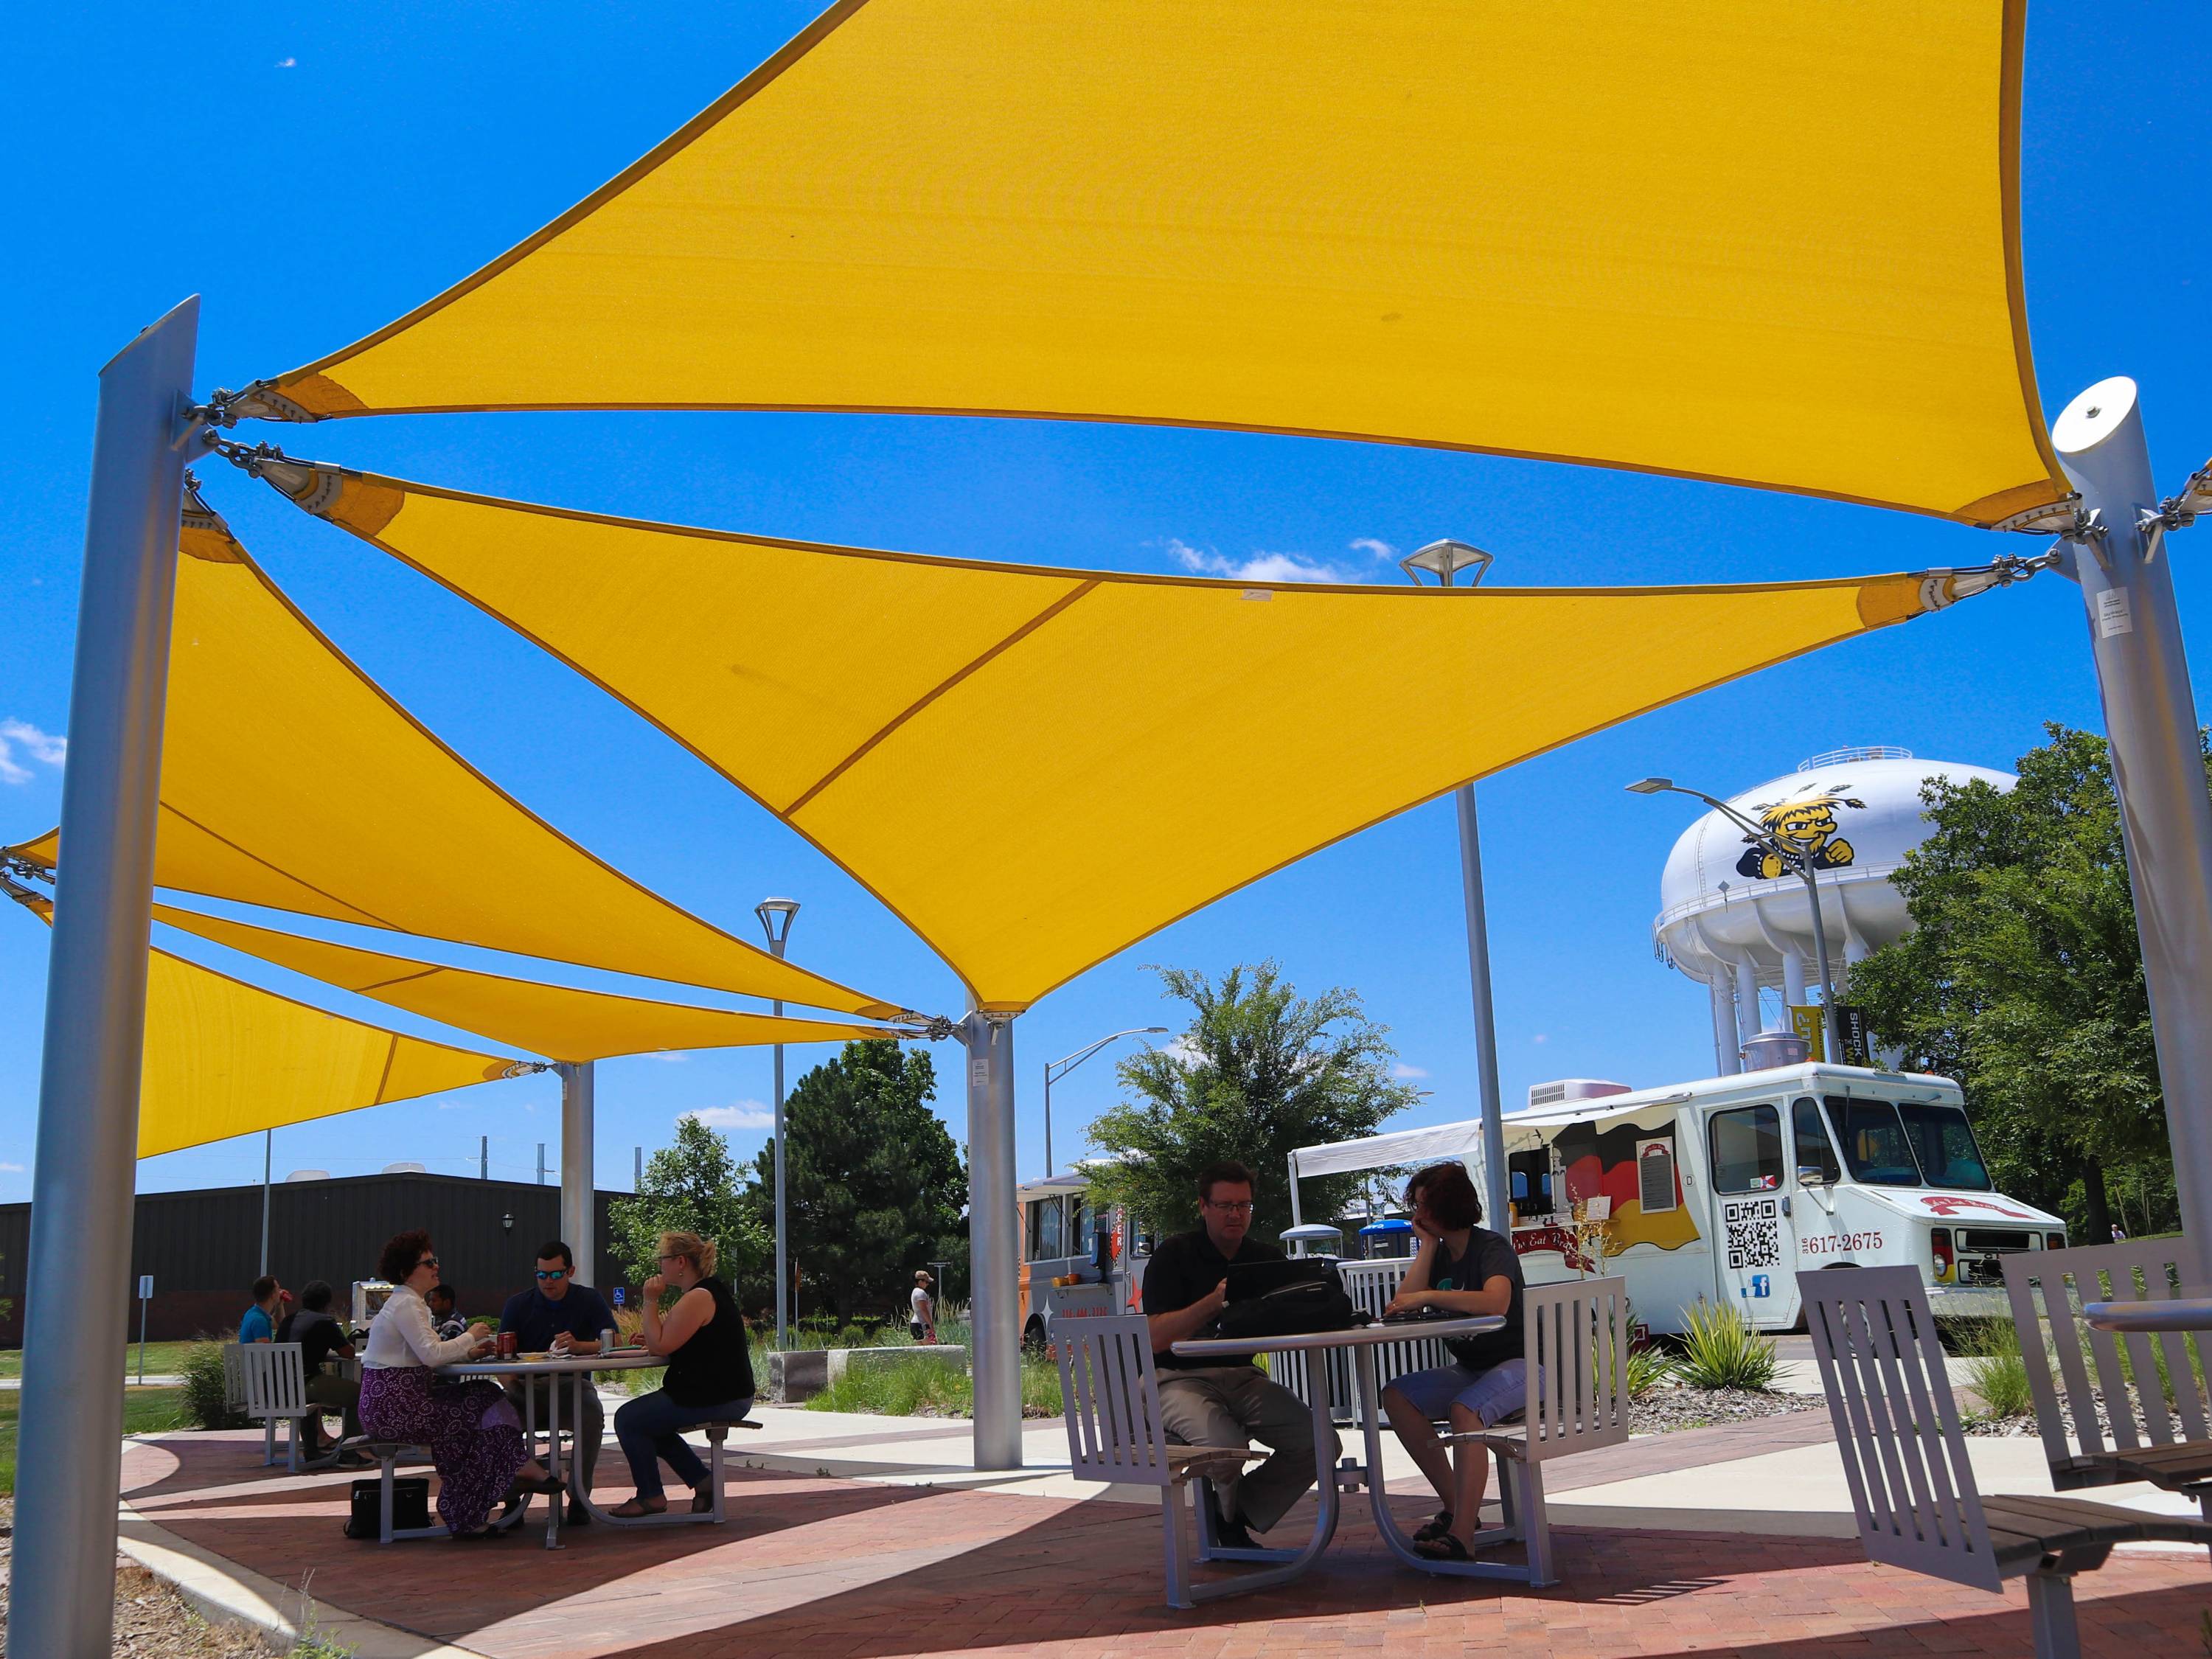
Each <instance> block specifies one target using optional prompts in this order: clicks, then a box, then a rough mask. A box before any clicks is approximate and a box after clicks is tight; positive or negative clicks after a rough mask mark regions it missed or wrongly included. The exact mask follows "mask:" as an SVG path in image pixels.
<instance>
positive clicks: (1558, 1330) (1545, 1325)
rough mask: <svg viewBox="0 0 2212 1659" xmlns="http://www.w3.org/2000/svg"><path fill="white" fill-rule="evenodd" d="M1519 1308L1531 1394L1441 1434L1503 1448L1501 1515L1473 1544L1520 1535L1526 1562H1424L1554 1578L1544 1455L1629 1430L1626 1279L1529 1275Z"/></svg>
mask: <svg viewBox="0 0 2212 1659" xmlns="http://www.w3.org/2000/svg"><path fill="white" fill-rule="evenodd" d="M1521 1317H1522V1322H1523V1329H1524V1331H1525V1339H1524V1351H1525V1352H1526V1355H1527V1358H1528V1396H1527V1401H1526V1403H1525V1404H1524V1405H1523V1406H1522V1409H1521V1410H1520V1411H1518V1412H1516V1413H1514V1414H1513V1416H1512V1417H1510V1418H1509V1419H1506V1420H1505V1421H1504V1422H1502V1423H1499V1424H1497V1425H1494V1426H1492V1427H1491V1428H1487V1429H1484V1430H1481V1431H1479V1432H1475V1433H1470V1434H1446V1435H1444V1436H1443V1437H1442V1438H1443V1441H1444V1443H1446V1444H1447V1445H1454V1446H1463V1447H1468V1448H1471V1449H1478V1450H1477V1452H1476V1455H1480V1450H1479V1449H1487V1450H1489V1451H1491V1452H1492V1453H1494V1454H1495V1455H1497V1458H1498V1472H1499V1474H1500V1475H1501V1476H1502V1477H1503V1479H1502V1480H1501V1482H1500V1485H1499V1488H1498V1507H1499V1509H1500V1510H1501V1511H1502V1513H1503V1516H1504V1525H1502V1526H1498V1527H1492V1528H1487V1529H1486V1530H1485V1531H1481V1532H1478V1533H1477V1534H1475V1537H1474V1548H1475V1551H1476V1552H1477V1553H1480V1552H1482V1551H1484V1550H1486V1549H1489V1548H1491V1547H1493V1546H1495V1545H1498V1544H1504V1543H1510V1542H1512V1541H1516V1540H1518V1541H1521V1542H1522V1543H1523V1544H1525V1545H1526V1546H1527V1548H1528V1565H1527V1566H1525V1567H1519V1566H1515V1565H1511V1564H1510V1563H1506V1562H1497V1561H1481V1560H1475V1561H1435V1562H1430V1563H1426V1564H1425V1565H1428V1566H1429V1567H1430V1568H1431V1570H1432V1571H1437V1572H1443V1573H1450V1574H1455V1575H1456V1576H1458V1577H1471V1578H1513V1579H1519V1580H1522V1581H1524V1582H1526V1583H1531V1584H1536V1585H1545V1584H1556V1583H1559V1576H1558V1574H1557V1573H1556V1572H1555V1571H1553V1559H1552V1527H1551V1517H1550V1516H1549V1514H1548V1512H1547V1510H1546V1509H1545V1505H1544V1465H1545V1464H1546V1463H1547V1462H1550V1461H1551V1460H1552V1459H1553V1458H1555V1457H1565V1456H1567V1455H1569V1454H1571V1453H1573V1452H1583V1451H1595V1450H1596V1449H1598V1448H1599V1447H1601V1446H1617V1445H1620V1443H1623V1442H1624V1441H1626V1439H1627V1438H1628V1433H1629V1421H1630V1409H1629V1395H1628V1355H1629V1351H1630V1349H1631V1347H1632V1345H1633V1335H1632V1327H1633V1320H1632V1316H1631V1314H1630V1311H1629V1303H1628V1281H1627V1280H1626V1279H1568V1280H1566V1281H1565V1282H1564V1283H1561V1284H1558V1285H1531V1286H1529V1287H1528V1289H1527V1290H1525V1291H1522V1297H1521ZM1446 1426H1449V1425H1446ZM1462 1455H1468V1454H1467V1453H1464V1452H1463V1453H1462Z"/></svg>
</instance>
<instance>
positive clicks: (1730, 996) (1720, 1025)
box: [1705, 971, 1743, 1077]
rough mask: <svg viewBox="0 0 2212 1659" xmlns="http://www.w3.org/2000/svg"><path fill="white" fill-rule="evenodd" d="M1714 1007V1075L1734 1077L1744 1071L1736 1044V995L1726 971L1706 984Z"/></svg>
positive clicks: (1714, 976)
mask: <svg viewBox="0 0 2212 1659" xmlns="http://www.w3.org/2000/svg"><path fill="white" fill-rule="evenodd" d="M1705 989H1706V991H1707V992H1708V993H1709V994H1711V999H1712V1005H1713V1075H1714V1076H1715V1077H1733V1076H1734V1075H1735V1073H1738V1072H1740V1071H1741V1070H1742V1069H1743V1064H1742V1061H1741V1060H1739V1059H1738V1058H1737V1055H1736V1049H1735V1043H1736V1036H1735V994H1734V992H1732V991H1731V990H1730V989H1729V976H1728V975H1727V973H1726V972H1725V971H1722V972H1719V973H1717V974H1715V975H1713V977H1712V978H1711V979H1710V980H1708V981H1706V982H1705Z"/></svg>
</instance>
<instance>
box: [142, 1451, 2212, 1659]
mask: <svg viewBox="0 0 2212 1659" xmlns="http://www.w3.org/2000/svg"><path fill="white" fill-rule="evenodd" d="M1669 1438H1673V1437H1669ZM1647 1455H1656V1449H1655V1450H1654V1452H1653V1453H1651V1454H1647ZM258 1464H259V1441H258V1437H255V1436H226V1435H179V1436H172V1437H164V1438H162V1439H161V1440H158V1441H152V1442H146V1443H139V1444H137V1445H134V1446H132V1447H131V1448H130V1449H128V1451H127V1452H126V1455H125V1463H124V1486H125V1495H126V1497H127V1498H128V1500H129V1501H130V1503H131V1505H132V1506H133V1507H134V1508H135V1509H136V1510H137V1511H138V1512H139V1513H140V1514H141V1515H143V1516H145V1517H146V1518H147V1519H149V1520H150V1521H154V1522H158V1523H159V1524H160V1525H161V1526H163V1527H165V1528H169V1529H170V1530H171V1531H173V1532H175V1533H177V1534H180V1535H181V1536H183V1537H184V1538H185V1539H187V1540H190V1541H192V1542H194V1543H196V1544H198V1545H200V1546H201V1547H205V1548H208V1549H210V1550H213V1551H215V1552H216V1553H219V1554H222V1555H223V1556H225V1557H227V1558H228V1559H231V1560H234V1561H236V1562H238V1563H240V1565H244V1566H246V1567H249V1568H251V1569H252V1570H253V1571H257V1572H260V1573H262V1574H264V1575H265V1576H267V1577H270V1578H273V1579H276V1580H277V1581H278V1582H280V1583H286V1584H290V1585H295V1586H296V1585H298V1584H300V1583H301V1582H302V1581H303V1580H307V1579H309V1577H310V1575H312V1580H311V1583H312V1589H313V1593H314V1595H317V1596H319V1597H320V1598H322V1599H323V1600H325V1601H331V1602H334V1603H336V1604H337V1605H338V1606H340V1607H346V1608H348V1609H349V1610H352V1611H356V1612H359V1613H367V1614H368V1615H369V1616H371V1617H374V1618H377V1619H380V1620H385V1621H386V1622H387V1623H390V1624H393V1625H397V1626H401V1627H402V1628H404V1629H406V1630H410V1631H413V1632H418V1633H420V1634H422V1635H424V1636H431V1637H435V1638H440V1639H441V1640H445V1641H449V1642H453V1643H454V1644H457V1645H459V1646H461V1647H465V1648H467V1649H470V1650H475V1651H477V1652H480V1653H483V1654H485V1655H489V1656H493V1659H571V1656H574V1659H584V1656H600V1655H617V1654H619V1655H624V1656H639V1659H775V1656H779V1655H786V1654H788V1655H793V1656H800V1655H803V1656H806V1659H908V1656H915V1659H920V1656H937V1655H945V1654H951V1653H954V1652H959V1651H964V1650H978V1649H980V1650H988V1651H989V1652H990V1653H991V1654H992V1655H994V1659H995V1656H1004V1659H1014V1656H1017V1655H1027V1654H1030V1653H1036V1654H1050V1655H1053V1656H1055V1659H1059V1656H1066V1659H1123V1656H1128V1659H1139V1656H1142V1659H1262V1656H1264V1659H1303V1656H1309V1655H1310V1656H1316V1659H1322V1656H1327V1659H1340V1656H1344V1655H1346V1654H1352V1653H1358V1652H1363V1651H1375V1652H1377V1653H1380V1652H1382V1651H1383V1650H1388V1652H1389V1655H1390V1656H1391V1659H1445V1656H1450V1659H1460V1656H1466V1655H1480V1654H1489V1653H1496V1654H1499V1655H1511V1656H1514V1659H1627V1656H1669V1655H1686V1654H1698V1655H1715V1654H1720V1655H1726V1654H1735V1655H1741V1656H1744V1659H1820V1656H1826V1655H1831V1654H1840V1655H1857V1654H1863V1655H1868V1656H1881V1659H1888V1656H1899V1655H1901V1656H1919V1655H1928V1654H2012V1655H2020V1654H2026V1653H2027V1652H2028V1651H2029V1638H2028V1631H2027V1613H2026V1605H2027V1602H2026V1596H2025V1595H2024V1593H2023V1592H2021V1590H2020V1589H2018V1588H2017V1587H2016V1586H2015V1588H2014V1589H2012V1591H2011V1592H2010V1593H2009V1594H2008V1595H2006V1596H2005V1597H2003V1598H2002V1600H2001V1599H1999V1598H1997V1597H1995V1596H1990V1595H1983V1594H1981V1593H1980V1592H1978V1591H1974V1590H1969V1589H1962V1588H1960V1587H1956V1586H1952V1585H1947V1584H1944V1583H1939V1582H1937V1581H1936V1580H1933V1579H1929V1578H1923V1577H1918V1576H1917V1575H1914V1574H1910V1573H1904V1572H1898V1571H1892V1570H1890V1569H1887V1568H1881V1567H1876V1566H1874V1565H1870V1564H1869V1563H1868V1562H1867V1561H1866V1560H1865V1559H1864V1558H1863V1556H1862V1555H1861V1553H1859V1551H1858V1549H1857V1547H1856V1546H1854V1545H1851V1544H1848V1543H1839V1542H1833V1541H1826V1540H1820V1539H1807V1538H1783V1537H1760V1536H1754V1535H1750V1534H1742V1533H1735V1532H1726V1531H1717V1532H1713V1533H1709V1534H1699V1533H1686V1532H1657V1531H1620V1530H1602V1531H1601V1530H1583V1529H1577V1528H1558V1529H1556V1530H1555V1537H1556V1538H1557V1540H1558V1544H1559V1563H1560V1569H1561V1571H1562V1573H1563V1575H1564V1577H1565V1583H1561V1584H1559V1586H1557V1587H1555V1588H1553V1589H1549V1590H1546V1591H1542V1592H1535V1593H1531V1592H1528V1591H1526V1590H1523V1589H1518V1588H1516V1587H1510V1586H1503V1585H1498V1584H1485V1583H1469V1582H1467V1581H1462V1580H1453V1579H1443V1578H1431V1577H1424V1576H1421V1575H1419V1574H1416V1573H1413V1572H1411V1571H1407V1570H1405V1569H1404V1568H1402V1567H1401V1566H1399V1565H1397V1564H1395V1562H1393V1561H1392V1560H1391V1559H1389V1556H1388V1555H1387V1554H1385V1553H1384V1552H1383V1547H1382V1545H1381V1543H1380V1541H1379V1540H1377V1539H1376V1536H1375V1534H1374V1531H1373V1528H1372V1527H1371V1526H1370V1524H1369V1523H1368V1521H1367V1518H1366V1515H1365V1505H1364V1500H1362V1501H1355V1502H1349V1503H1347V1504H1346V1510H1345V1517H1344V1522H1343V1524H1342V1525H1341V1526H1340V1528H1339V1530H1338V1534H1337V1539H1336V1542H1335V1543H1334V1545H1333V1546H1332V1547H1331V1549H1330V1551H1329V1553H1328V1556H1327V1558H1325V1560H1324V1563H1323V1565H1322V1566H1321V1567H1320V1568H1318V1569H1317V1570H1316V1571H1314V1572H1313V1573H1311V1574H1310V1575H1309V1576H1308V1577H1306V1578H1305V1579H1304V1580H1302V1581H1301V1582H1300V1583H1297V1584H1296V1585H1294V1586H1292V1587H1291V1588H1289V1589H1285V1590H1279V1591H1277V1592H1274V1593H1273V1594H1271V1595H1255V1596H1251V1597H1235V1598H1231V1599H1230V1600H1228V1601H1218V1602H1213V1603H1211V1604H1209V1605H1208V1606H1206V1607H1201V1608H1200V1609H1198V1610H1197V1611H1195V1612H1193V1613H1177V1612H1174V1611H1172V1610H1170V1608H1168V1607H1165V1606H1164V1605H1163V1603H1162V1601H1161V1580H1160V1560H1159V1554H1160V1541H1159V1539H1160V1534H1159V1519H1158V1509H1157V1508H1156V1507H1153V1506H1146V1505H1135V1504H1116V1503H1106V1502H1099V1501H1092V1502H1087V1503H1084V1502H1073V1501H1068V1500H1062V1499H1056V1498H1034V1497H1025V1496H1014V1495H1010V1494H1006V1493H1002V1492H989V1491H966V1490H959V1489H954V1488H928V1487H912V1486H882V1485H871V1484H868V1483H866V1482H859V1481H849V1480H830V1479H823V1478H817V1477H813V1476H808V1475H795V1474H777V1473H769V1472H763V1471H757V1470H744V1469H739V1470H738V1471H735V1472H734V1473H733V1474H732V1480H731V1490H730V1500H729V1503H730V1511H731V1514H732V1516H733V1517H734V1518H733V1521H732V1524H731V1525H730V1526H728V1527H726V1528H711V1527H698V1528H670V1529H666V1530H661V1531H654V1532H645V1533H639V1532H626V1533H617V1532H613V1531H611V1530H609V1529H607V1528H595V1529H586V1530H584V1531H581V1532H578V1533H570V1534H564V1535H565V1536H566V1537H567V1538H568V1541H569V1547H568V1548H567V1549H565V1550H563V1551H561V1552H559V1553H549V1552H547V1551H546V1550H544V1548H543V1547H542V1543H543V1534H542V1532H540V1531H539V1530H538V1529H537V1528H535V1527H528V1528H525V1529H523V1531H522V1532H520V1533H519V1534H516V1535H513V1536H510V1537H508V1538H505V1539H502V1540H501V1541H498V1542H496V1543H491V1544H482V1545H470V1546H459V1545H454V1544H451V1543H448V1542H446V1541H441V1540H432V1541H421V1542H417V1543H413V1544H402V1545H395V1546H393V1547H392V1548H390V1549H385V1548H381V1547H378V1546H377V1545H374V1544H362V1543H356V1542H354V1541H350V1540H349V1539H346V1538H345V1537H343V1535H342V1534H341V1532H340V1528H341V1526H342V1525H343V1517H344V1513H345V1504H346V1489H347V1480H348V1478H347V1477H344V1476H340V1475H321V1476H308V1477H301V1478H290V1477H286V1476H284V1475H283V1473H282V1471H272V1472H269V1473H267V1474H264V1472H263V1471H262V1470H261V1469H260V1468H259V1467H258ZM610 1465H611V1466H610ZM622 1479H623V1475H622V1471H621V1468H620V1462H619V1460H618V1459H615V1460H609V1461H608V1462H603V1464H602V1486H603V1488H604V1492H603V1495H604V1496H607V1497H610V1498H618V1497H619V1496H620V1495H621V1494H622V1493H623V1491H624V1490H625V1488H624V1487H623V1485H622V1484H621V1481H622ZM1409 1507H1410V1506H1409ZM1301 1518H1302V1517H1301V1515H1300V1514H1298V1513H1294V1514H1293V1515H1292V1516H1291V1520H1290V1522H1289V1523H1287V1524H1288V1525H1289V1526H1291V1527H1292V1528H1295V1527H1296V1526H1297V1524H1298V1523H1299V1522H1300V1520H1301ZM2075 1594H2076V1596H2077V1598H2078V1601H2079V1604H2080V1608H2081V1631H2082V1638H2083V1646H2084V1650H2085V1651H2086V1652H2087V1653H2088V1654H2091V1655H2097V1656H2105V1659H2164V1656H2172V1659H2180V1656H2187V1659H2205V1656H2206V1647H2205V1644H2204V1643H2203V1639H2202V1638H2201V1637H2200V1635H2199V1621H2200V1620H2201V1619H2202V1618H2203V1613H2204V1611H2205V1609H2206V1608H2207V1607H2212V1571H2208V1568H2207V1564H2206V1561H2205V1559H2204V1557H2203V1554H2202V1553H2193V1552H2192V1553H2150V1552H2123V1553H2120V1554H2119V1555H2118V1556H2116V1557H2115V1558H2114V1560H2113V1563H2112V1565H2110V1566H2108V1567H2107V1568H2106V1569H2105V1570H2104V1571H2101V1572H2098V1573H2093V1574H2088V1575H2085V1576H2084V1577H2081V1578H2080V1579H2078V1580H2076V1582H2075Z"/></svg>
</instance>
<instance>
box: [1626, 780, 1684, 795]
mask: <svg viewBox="0 0 2212 1659" xmlns="http://www.w3.org/2000/svg"><path fill="white" fill-rule="evenodd" d="M1673 787H1674V779H1672V778H1638V779H1637V781H1635V782H1633V783H1632V784H1630V785H1629V786H1628V793H1630V794H1632V795H1663V794H1665V793H1667V792H1668V790H1669V789H1672V788H1673Z"/></svg>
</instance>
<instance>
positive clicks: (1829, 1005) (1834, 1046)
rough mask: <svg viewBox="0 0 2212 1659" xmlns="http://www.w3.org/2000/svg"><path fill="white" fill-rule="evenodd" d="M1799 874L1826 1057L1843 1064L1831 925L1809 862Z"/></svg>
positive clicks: (1818, 883) (1798, 870)
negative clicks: (1809, 911) (1809, 919)
mask: <svg viewBox="0 0 2212 1659" xmlns="http://www.w3.org/2000/svg"><path fill="white" fill-rule="evenodd" d="M1797 873H1798V874H1799V875H1801V876H1802V877H1804V878H1805V898H1806V902H1808V903H1809V904H1810V905H1811V906H1812V907H1813V959H1814V963H1816V964H1817V965H1818V966H1819V968H1820V1030H1821V1033H1822V1035H1823V1036H1826V1038H1827V1042H1826V1048H1827V1050H1828V1052H1827V1055H1826V1059H1827V1061H1828V1063H1829V1064H1830V1065H1831V1066H1840V1065H1841V1064H1843V1056H1844V1044H1843V1039H1842V1036H1841V1029H1842V1028H1841V1027H1839V1026H1838V1024H1836V987H1835V982H1834V981H1832V979H1830V978H1829V976H1828V925H1827V923H1826V922H1825V921H1821V920H1820V880H1819V878H1817V877H1815V876H1814V873H1813V866H1812V865H1811V864H1810V863H1809V862H1808V863H1803V864H1800V865H1799V866H1797Z"/></svg>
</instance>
